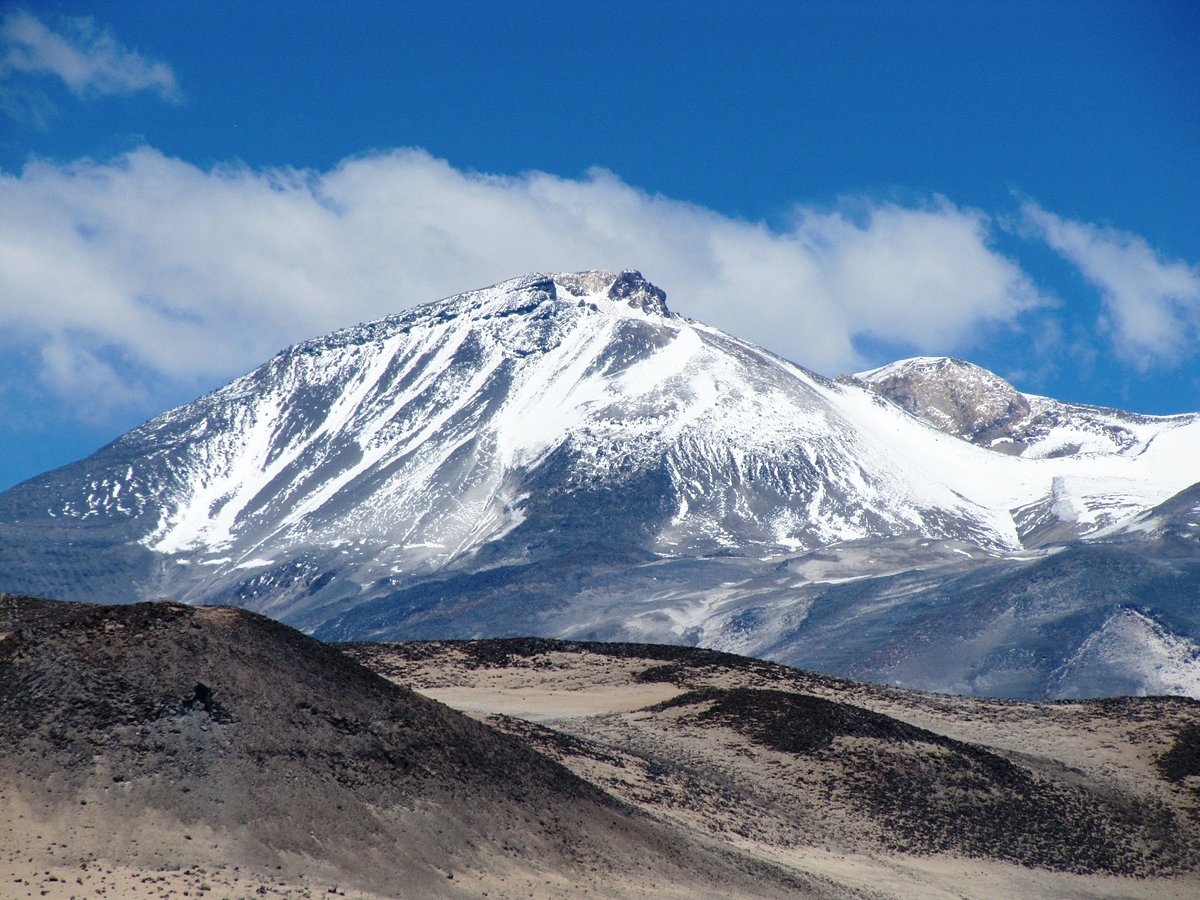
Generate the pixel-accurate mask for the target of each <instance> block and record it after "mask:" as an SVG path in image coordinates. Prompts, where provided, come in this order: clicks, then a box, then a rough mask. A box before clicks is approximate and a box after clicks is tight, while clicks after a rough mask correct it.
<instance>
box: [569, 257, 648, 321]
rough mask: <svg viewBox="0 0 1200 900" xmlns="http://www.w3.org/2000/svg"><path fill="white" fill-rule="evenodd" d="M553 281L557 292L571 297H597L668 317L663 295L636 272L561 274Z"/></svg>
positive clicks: (626, 270)
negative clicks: (557, 289)
mask: <svg viewBox="0 0 1200 900" xmlns="http://www.w3.org/2000/svg"><path fill="white" fill-rule="evenodd" d="M553 280H554V284H555V286H556V287H557V288H559V289H561V290H562V291H564V292H565V293H567V294H569V295H571V296H572V297H580V298H583V297H597V296H599V297H604V298H605V299H607V300H612V301H614V302H617V303H624V304H625V305H627V306H630V307H632V308H633V309H636V310H640V311H642V312H645V313H651V314H653V315H659V316H669V315H671V312H670V310H668V309H667V292H666V291H664V290H663V289H662V288H660V287H658V286H657V285H654V284H651V283H650V282H649V281H647V280H646V279H645V278H644V277H643V276H642V273H641V272H639V271H637V270H636V269H625V270H624V271H622V272H621V273H620V274H619V275H617V274H614V273H613V272H609V271H606V270H604V269H593V270H591V271H588V272H562V273H559V274H557V275H555V276H554V278H553Z"/></svg>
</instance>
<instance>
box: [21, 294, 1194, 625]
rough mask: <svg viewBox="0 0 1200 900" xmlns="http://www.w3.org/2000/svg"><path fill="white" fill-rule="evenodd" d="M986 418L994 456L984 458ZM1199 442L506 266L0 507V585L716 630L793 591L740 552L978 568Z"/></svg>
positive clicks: (489, 620) (1107, 503) (175, 417)
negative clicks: (803, 348) (861, 364)
mask: <svg viewBox="0 0 1200 900" xmlns="http://www.w3.org/2000/svg"><path fill="white" fill-rule="evenodd" d="M926 370H933V374H929V372H927V371H926ZM937 370H944V371H943V372H942V374H941V375H938V374H937ZM914 373H918V374H920V373H924V374H922V376H921V380H919V381H918V380H915V375H914ZM946 373H951V374H953V376H954V377H948V375H947V374H946ZM964 373H966V374H964ZM897 377H900V378H901V380H903V379H904V378H907V379H908V381H907V382H904V383H905V384H907V388H905V390H906V391H907V394H906V396H908V397H909V399H910V400H911V402H903V403H902V404H901V405H902V406H903V407H904V408H901V405H897V404H896V403H893V402H891V401H890V400H889V399H886V397H888V396H892V395H895V394H896V393H897V391H896V389H895V388H896V385H897V384H900V383H901V382H900V381H897V380H896V379H897ZM968 382H969V384H968ZM889 385H890V387H889ZM881 386H882V387H881ZM968 387H969V388H970V389H969V390H968V389H967V388H968ZM913 398H915V399H913ZM931 398H932V399H931ZM901 399H903V398H901ZM1039 404H1041V405H1039ZM931 411H940V412H938V415H940V416H941V418H937V416H935V415H934V414H933V412H931ZM931 421H932V422H933V425H931ZM998 422H999V423H1001V424H1000V425H998V424H997V423H998ZM934 425H936V426H937V427H934ZM1001 426H1003V428H1007V429H1008V431H1007V432H1006V435H1007V438H1008V439H1009V440H1011V441H1012V442H1014V444H1020V445H1021V449H1022V451H1023V452H1021V453H1020V454H1019V455H1005V454H999V453H995V452H993V451H992V450H991V449H988V446H994V445H995V444H996V441H997V440H998V437H997V434H996V433H995V431H996V428H999V427H1001ZM989 429H990V430H989ZM946 432H950V433H946ZM985 433H987V434H991V435H992V437H989V438H988V440H987V446H982V447H981V446H979V445H978V444H977V443H972V442H971V440H977V441H978V439H979V436H980V435H981V434H985ZM1088 435H1090V436H1091V437H1087V436H1088ZM1000 436H1001V437H1003V436H1004V435H1000ZM963 437H966V438H968V440H963V439H962V438H963ZM1063 448H1067V452H1058V451H1060V450H1062V449H1063ZM1198 460H1200V419H1198V418H1197V417H1173V418H1170V419H1152V418H1147V417H1137V416H1128V415H1126V414H1122V413H1114V412H1111V411H1096V410H1091V409H1089V408H1082V407H1069V406H1067V405H1064V404H1057V405H1055V404H1054V401H1043V399H1042V398H1035V397H1027V396H1025V395H1021V394H1019V393H1017V392H1016V391H1015V390H1013V389H1011V387H1009V386H1007V385H1006V384H1005V383H1004V382H1003V381H1001V380H1000V379H998V378H996V376H994V375H991V374H990V373H986V372H983V370H979V369H977V367H970V366H969V364H962V363H959V362H957V361H941V362H939V361H922V360H918V361H907V362H906V363H901V364H897V365H896V366H894V367H889V368H888V369H885V370H876V372H873V373H865V374H864V375H863V376H861V377H860V379H859V380H854V379H851V380H849V381H845V382H834V381H830V380H828V379H826V378H823V377H821V376H818V375H816V374H814V373H812V372H809V371H807V370H805V369H803V368H800V367H799V366H796V365H794V364H792V363H790V362H787V361H785V360H782V359H780V358H778V357H776V356H773V355H772V354H770V353H768V352H766V351H764V350H762V349H760V348H757V347H754V346H752V345H750V344H747V343H745V342H743V341H740V340H738V339H736V338H734V337H731V336H729V335H726V334H724V333H722V332H720V331H717V330H716V329H713V328H710V327H708V326H705V325H702V324H700V323H698V322H694V321H690V320H687V319H684V318H682V317H680V316H678V315H675V314H674V313H672V312H671V311H670V310H669V309H668V307H667V304H666V297H665V295H664V294H663V292H662V291H661V290H659V289H658V288H656V287H654V286H653V285H651V284H649V283H648V282H646V281H645V280H644V279H643V278H642V277H641V276H640V275H639V274H638V273H636V272H624V273H621V274H620V275H615V274H612V273H606V272H584V273H575V274H560V275H531V276H526V277H523V278H518V279H514V280H512V281H508V282H505V283H503V284H500V285H497V286H495V287H492V288H488V289H485V290H481V291H472V292H469V293H466V294H462V295H459V296H456V297H452V298H449V299H447V300H443V301H440V302H437V303H432V304H429V305H427V306H424V307H421V308H418V309H414V310H411V311H409V312H406V313H403V314H401V315H398V316H393V317H390V318H387V319H383V320H380V321H377V322H373V323H370V324H367V325H361V326H357V327H354V328H349V329H346V330H343V331H339V332H336V333H334V334H331V335H328V336H327V337H324V338H320V339H317V340H314V341H309V342H306V343H303V344H299V345H296V346H295V347H292V348H289V349H288V350H286V351H284V352H282V353H280V354H279V355H278V356H276V357H275V358H274V359H272V360H271V361H269V362H268V363H266V364H265V365H264V366H262V367H261V368H259V369H257V370H255V371H254V372H251V373H250V374H248V375H246V376H244V377H242V378H240V379H238V380H237V381H235V382H233V383H232V384H230V385H229V386H227V387H225V388H223V389H221V390H219V391H216V392H214V393H212V394H210V395H208V396H206V397H203V398H201V399H199V400H197V401H196V402H194V403H192V404H189V405H187V406H184V407H180V408H179V409H176V410H172V411H170V412H168V413H165V414H164V415H162V416H159V417H158V418H156V419H154V420H152V421H150V422H148V423H146V424H145V425H143V426H142V427H140V428H138V429H135V430H134V431H132V432H130V433H129V434H127V435H125V436H124V437H122V438H121V439H119V440H118V441H116V442H114V443H113V444H111V445H109V446H108V447H106V448H104V449H103V450H101V451H99V452H98V453H97V454H95V455H94V456H92V457H90V458H89V459H87V460H83V461H81V462H80V463H76V464H74V465H72V466H68V467H65V468H64V469H60V470H58V471H56V472H52V473H49V474H47V475H46V476H42V477H40V478H38V479H34V480H32V481H30V482H26V483H25V484H23V485H19V486H18V487H16V488H14V489H12V490H10V491H9V492H7V493H6V494H4V495H0V538H2V539H3V540H2V542H0V589H2V590H22V591H32V592H37V593H47V594H51V595H56V596H72V597H79V598H82V599H100V600H122V599H130V598H131V597H157V596H172V597H176V598H180V599H185V600H189V601H196V602H202V601H226V602H228V601H230V600H232V601H234V602H237V603H239V604H242V605H245V606H248V607H251V608H253V609H256V610H259V611H263V612H267V613H269V614H271V615H274V616H277V617H279V618H283V619H284V620H286V621H289V622H292V623H294V624H298V625H301V626H303V627H307V628H309V629H312V630H318V633H324V634H327V635H331V636H340V637H352V636H362V635H369V636H374V637H388V636H398V635H402V634H410V633H415V632H416V631H421V630H422V629H426V630H428V629H429V628H434V629H437V628H440V629H441V632H440V633H441V634H443V635H447V634H465V633H472V634H476V633H483V634H488V633H491V634H499V633H509V632H512V631H525V632H528V631H537V630H539V629H542V630H544V629H552V630H553V631H554V633H567V632H571V633H580V634H581V633H585V632H588V630H589V629H591V630H593V631H596V632H597V633H599V632H604V633H605V634H608V635H610V636H611V635H612V634H613V629H614V628H616V629H618V630H619V628H621V627H624V628H627V629H628V632H629V633H635V632H638V631H639V629H641V630H643V631H644V629H643V626H647V623H654V622H658V623H660V624H661V623H664V622H670V623H674V624H673V625H669V626H666V627H668V629H669V628H675V629H676V631H675V637H676V639H680V640H701V639H702V640H704V641H706V642H708V643H720V642H721V640H722V638H721V633H724V631H722V632H721V633H718V631H717V628H718V625H720V627H721V628H723V629H725V631H728V632H729V633H731V634H732V633H735V632H736V633H739V634H743V633H745V632H746V629H747V627H749V626H748V625H747V623H748V622H750V619H747V618H746V617H743V618H742V619H740V620H738V622H736V623H732V624H731V621H732V620H731V617H732V615H733V613H734V609H735V607H738V608H740V607H743V606H745V605H746V602H747V600H746V598H747V596H749V595H748V594H747V590H750V588H746V587H745V585H751V584H752V585H753V586H754V587H753V591H754V592H758V593H761V592H762V591H766V592H767V593H768V594H770V595H771V596H772V597H774V598H775V600H776V601H778V604H781V606H780V608H785V607H789V605H792V606H794V604H792V601H793V600H798V597H799V593H802V592H798V588H799V586H801V585H803V584H808V583H810V582H812V579H809V578H806V577H805V576H804V574H803V572H802V571H799V570H797V572H793V574H792V575H790V576H789V577H788V578H783V579H778V578H774V579H773V578H772V577H770V576H768V575H765V574H764V569H763V567H771V566H776V565H778V564H780V563H781V562H782V561H784V560H786V559H787V558H789V557H799V556H803V555H805V554H812V553H819V552H821V551H822V549H823V548H829V547H849V546H857V547H866V548H868V549H867V550H865V551H864V552H863V554H862V559H861V566H860V569H859V570H854V571H850V572H849V573H848V574H846V573H843V574H842V575H841V576H839V577H843V578H859V577H871V578H876V577H881V575H880V572H879V571H878V566H877V565H876V563H875V561H874V560H873V558H872V551H871V550H870V549H869V548H871V547H873V546H875V547H883V546H884V545H885V544H886V545H888V546H892V547H897V546H902V545H903V546H910V547H918V546H919V547H921V548H926V549H922V550H921V551H920V552H919V553H910V554H909V556H908V557H907V562H908V563H912V562H913V561H914V560H917V559H920V558H923V556H924V555H925V554H927V553H928V552H929V551H928V549H927V548H929V547H930V546H935V547H937V548H942V549H941V550H938V551H937V552H936V553H935V556H937V557H938V559H939V560H940V561H941V562H939V563H938V565H939V566H940V565H941V564H942V563H944V562H945V561H946V560H947V559H950V560H951V561H957V562H962V563H964V564H969V563H970V562H971V561H972V560H989V559H990V560H995V559H1004V558H1007V557H1010V556H1013V555H1014V554H1015V555H1020V554H1022V553H1025V552H1026V551H1027V549H1028V548H1030V547H1035V546H1038V545H1042V544H1045V543H1047V542H1056V541H1063V540H1068V539H1074V538H1077V537H1080V536H1087V535H1094V534H1100V533H1101V532H1102V531H1103V532H1104V533H1106V534H1107V533H1111V532H1112V531H1113V529H1118V530H1119V529H1120V528H1122V527H1124V526H1125V525H1126V524H1128V523H1133V522H1135V520H1137V517H1138V516H1141V515H1143V514H1145V513H1146V511H1148V510H1150V509H1152V508H1154V507H1156V506H1158V505H1159V504H1162V503H1164V502H1165V501H1167V500H1168V499H1169V498H1170V497H1172V496H1173V495H1175V494H1177V493H1178V492H1179V491H1182V490H1184V489H1186V488H1187V487H1189V486H1190V485H1191V484H1193V483H1195V482H1196V481H1197V480H1200V472H1198V471H1197V469H1198V468H1200V467H1198V465H1197V461H1198ZM897 542H899V543H897ZM905 542H907V543H905ZM852 555H853V554H851V556H852ZM900 556H901V557H903V556H904V554H900ZM846 558H848V557H846ZM704 560H714V561H715V563H714V564H712V565H709V564H706V563H705V562H704ZM735 560H741V561H742V562H740V563H736V564H735V563H734V562H733V561H735ZM905 564H906V560H905V559H904V558H901V559H898V561H897V562H896V566H897V567H898V568H899V569H903V568H904V567H905ZM730 565H735V566H738V567H742V568H744V569H746V571H743V572H741V573H740V574H739V576H738V577H737V578H735V579H733V580H732V582H731V583H726V582H727V581H730V578H729V577H728V576H729V575H730V568H729V567H730ZM747 567H748V568H747ZM843 568H844V567H843ZM750 570H753V571H750ZM810 570H811V567H810V569H809V570H804V571H810ZM635 572H636V573H637V574H636V575H634V574H632V573H635ZM657 574H663V575H664V577H665V579H666V581H667V582H669V583H670V585H671V586H670V587H668V588H667V589H666V590H665V592H661V591H656V590H654V589H653V585H654V583H655V581H654V580H655V578H656V576H657ZM741 575H745V576H746V577H745V578H741ZM642 578H648V579H649V580H650V581H649V584H650V585H651V589H649V590H641V591H640V593H639V594H638V596H637V597H634V596H633V595H632V591H633V585H634V584H635V583H638V584H643V587H645V584H644V583H643V582H641V581H639V579H642ZM630 579H632V580H630ZM713 579H717V580H713ZM755 595H756V596H757V594H755ZM681 597H683V598H686V599H683V600H681V599H680V598H681ZM656 598H657V599H656ZM789 598H790V599H789ZM730 604H732V606H730ZM672 610H673V611H674V612H672ZM793 612H794V609H793ZM647 617H649V618H647ZM794 618H795V617H794V616H793V619H794ZM621 623H624V624H623V625H622V624H621ZM639 623H640V624H639ZM720 623H724V624H720ZM777 624H778V623H777ZM647 627H649V628H650V630H651V631H653V630H654V629H656V628H659V625H653V624H651V625H648V626H647ZM751 630H752V629H751ZM777 630H778V629H776V631H777ZM771 633H772V634H775V633H776V632H774V631H773V632H771ZM765 636H766V632H764V633H763V634H762V635H759V638H763V640H759V639H755V640H752V641H751V642H750V643H754V644H756V645H762V644H763V642H764V640H765ZM776 636H778V635H776Z"/></svg>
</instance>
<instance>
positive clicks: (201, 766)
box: [0, 595, 821, 896]
mask: <svg viewBox="0 0 1200 900" xmlns="http://www.w3.org/2000/svg"><path fill="white" fill-rule="evenodd" d="M0 804H2V806H3V809H4V810H5V813H4V815H3V816H2V817H0V818H3V819H4V820H5V821H6V822H7V823H8V826H7V829H8V831H7V834H6V835H5V837H4V839H3V840H2V841H0V844H5V845H7V846H8V847H9V848H12V847H15V846H16V845H17V843H18V837H19V836H18V834H17V831H15V830H14V829H20V828H22V827H24V828H25V829H26V830H30V831H32V830H36V831H37V832H38V833H39V834H38V836H39V837H40V836H41V834H42V833H45V834H47V835H49V834H54V835H56V841H57V842H58V844H60V845H61V846H60V849H58V850H57V851H55V853H56V854H57V857H58V861H59V862H61V861H62V860H63V859H65V858H67V857H70V856H71V855H72V854H74V855H75V858H76V859H77V860H78V859H82V860H85V861H86V860H89V859H99V860H101V861H104V862H105V863H106V864H107V865H112V864H114V863H116V864H123V865H132V866H137V867H142V868H144V869H147V870H152V871H153V870H162V869H168V868H171V867H180V866H190V865H200V864H210V865H213V864H218V863H219V864H220V865H222V866H224V867H226V868H228V867H230V866H233V865H238V866H241V867H246V870H247V871H264V870H265V871H275V870H276V866H279V867H281V868H282V869H283V870H286V871H287V872H289V873H292V874H295V873H297V872H299V873H302V874H303V873H307V874H308V876H310V877H314V878H324V879H326V880H327V881H329V882H331V883H340V884H342V885H355V886H357V887H358V888H360V889H365V890H371V891H377V892H380V893H382V894H384V895H388V896H431V895H443V894H459V893H463V892H465V893H481V892H483V891H486V890H488V887H489V885H490V886H491V888H492V890H493V891H494V893H493V896H496V895H497V893H500V894H502V893H504V892H505V891H507V890H519V889H521V888H522V885H525V887H526V888H528V887H529V886H530V885H537V886H540V888H541V889H543V890H544V888H545V884H550V883H554V884H557V885H559V886H560V888H562V889H563V890H564V891H566V892H568V893H569V892H570V891H569V890H568V888H569V886H570V885H572V884H574V885H577V886H581V887H582V886H587V885H594V884H597V883H600V882H606V883H609V884H610V885H611V887H612V890H613V891H614V892H616V893H626V892H629V893H634V894H637V893H641V892H643V891H652V890H653V889H654V885H655V884H661V885H671V886H672V889H673V890H675V891H677V892H679V894H680V895H683V896H686V895H688V894H689V893H694V894H697V895H709V894H712V895H717V894H722V893H725V892H726V891H734V892H737V893H747V894H760V895H763V896H769V895H782V894H790V893H793V892H797V891H799V892H807V893H813V894H818V893H821V891H820V890H818V889H817V886H816V883H815V882H804V881H802V880H798V879H796V878H790V877H787V876H784V875H781V874H780V873H779V871H777V870H774V869H772V868H771V867H770V866H768V865H763V864H759V863H755V862H751V861H746V860H739V859H738V858H737V857H736V856H735V855H734V854H733V853H730V852H724V851H721V850H720V849H714V848H713V847H711V846H708V847H706V846H703V844H702V843H698V842H696V841H694V840H692V839H690V838H688V837H686V836H681V835H679V834H676V833H672V832H671V831H669V830H668V829H665V828H663V827H662V826H660V825H657V824H655V823H653V822H651V821H650V820H648V819H647V818H645V817H643V816H640V815H638V814H636V813H633V812H631V811H630V809H629V808H628V807H626V806H624V805H623V804H622V803H620V802H618V801H616V800H614V799H613V798H612V797H611V796H610V795H608V794H607V793H605V792H604V791H602V790H600V789H599V788H597V787H595V786H593V785H591V784H589V783H587V782H585V781H583V780H581V779H580V778H578V777H576V776H575V775H573V774H571V773H570V772H569V771H568V770H566V769H565V768H563V767H562V766H561V765H559V764H557V763H554V762H552V761H550V760H549V759H548V758H546V757H545V756H543V755H541V754H540V753H538V752H535V751H534V750H532V749H530V747H529V746H528V745H527V744H526V743H525V742H522V741H520V740H518V739H516V738H513V737H511V736H508V735H505V734H502V733H500V732H497V731H496V730H494V729H492V728H490V727H487V726H486V725H482V724H480V723H478V722H476V721H473V720H471V719H469V718H467V717H465V716H463V715H462V714H460V713H458V712H455V711H453V710H451V709H449V708H447V707H445V706H443V705H441V704H440V703H437V702H435V701H433V700H429V699H426V698H425V697H422V696H420V695H417V694H414V693H413V692H412V691H411V690H408V689H407V688H404V687H400V686H397V685H395V684H393V683H391V682H389V681H387V680H385V679H383V678H381V677H380V676H378V675H376V674H374V673H373V672H371V671H369V670H368V669H366V668H364V667H362V666H361V665H359V664H358V663H356V662H354V661H352V660H351V659H350V658H349V657H347V656H345V655H344V654H342V653H341V652H339V651H338V650H336V649H333V648H331V647H329V646H326V645H323V644H320V643H319V642H317V641H314V640H312V639H310V638H307V637H305V636H303V635H301V634H300V633H298V632H296V631H294V630H292V629H290V628H288V627H286V626H283V625H280V624H278V623H276V622H274V621H271V620H269V619H265V618H262V617H260V616H257V615H254V614H251V613H247V612H244V611H241V610H236V609H231V608H197V607H188V606H182V605H178V604H168V603H143V604H137V605H132V606H107V607H96V606H89V605H83V604H75V603H58V602H50V601H41V600H32V599H28V598H21V597H13V596H4V595H0ZM54 846H55V844H53V843H52V844H51V849H52V850H53V848H54ZM39 849H40V848H39ZM52 855H53V854H52ZM8 862H12V860H11V859H5V860H0V865H2V864H3V863H8ZM85 868H86V865H85ZM0 893H3V890H0ZM6 896H7V895H6Z"/></svg>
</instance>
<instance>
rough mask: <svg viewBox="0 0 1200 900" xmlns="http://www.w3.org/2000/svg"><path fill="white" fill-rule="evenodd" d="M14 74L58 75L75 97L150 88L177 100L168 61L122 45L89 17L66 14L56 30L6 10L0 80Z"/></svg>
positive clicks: (1, 25)
mask: <svg viewBox="0 0 1200 900" xmlns="http://www.w3.org/2000/svg"><path fill="white" fill-rule="evenodd" d="M14 74H23V75H28V76H52V77H56V78H58V79H60V80H61V81H62V82H63V83H64V84H65V85H66V86H67V87H68V88H70V90H71V92H72V93H74V94H75V95H76V96H78V97H94V96H101V95H112V94H129V93H136V92H138V91H152V92H154V93H156V94H158V95H159V96H160V97H162V98H163V99H164V100H171V101H178V100H180V99H181V94H180V92H179V86H178V85H177V84H176V81H175V74H174V72H172V70H171V67H170V66H168V65H167V64H166V63H161V62H151V61H150V60H147V59H146V58H144V57H143V56H142V55H141V54H139V53H136V52H134V51H132V50H128V49H127V48H125V47H123V46H122V45H121V44H120V43H118V42H117V40H116V38H114V37H113V35H112V34H111V33H110V32H109V31H107V30H105V29H102V28H100V27H98V26H97V25H96V23H95V21H93V20H92V19H91V18H65V19H63V20H62V28H61V30H60V31H55V30H53V29H51V28H50V27H49V26H47V25H46V24H45V23H44V22H43V21H42V20H41V19H39V18H37V17H36V16H34V15H33V14H32V13H29V12H27V11H25V10H17V9H14V10H10V11H9V12H8V13H6V14H5V16H4V18H3V20H2V21H0V80H9V79H11V78H12V76H13V75H14ZM10 95H11V90H10Z"/></svg>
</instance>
